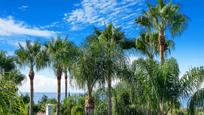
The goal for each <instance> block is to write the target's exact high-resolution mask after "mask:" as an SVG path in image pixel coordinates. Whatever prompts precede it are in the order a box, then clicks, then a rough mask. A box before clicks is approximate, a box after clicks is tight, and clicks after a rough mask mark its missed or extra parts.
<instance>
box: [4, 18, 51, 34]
mask: <svg viewBox="0 0 204 115" xmlns="http://www.w3.org/2000/svg"><path fill="white" fill-rule="evenodd" d="M16 35H24V36H37V37H51V36H53V35H55V32H54V31H49V30H43V29H40V28H38V27H31V26H28V25H26V24H25V23H24V22H22V21H16V20H14V19H13V18H12V17H8V18H0V36H16Z"/></svg>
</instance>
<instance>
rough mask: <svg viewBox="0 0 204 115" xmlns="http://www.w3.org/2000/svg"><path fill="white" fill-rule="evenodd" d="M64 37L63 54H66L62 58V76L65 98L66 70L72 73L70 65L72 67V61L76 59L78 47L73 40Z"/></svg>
mask: <svg viewBox="0 0 204 115" xmlns="http://www.w3.org/2000/svg"><path fill="white" fill-rule="evenodd" d="M65 39H66V40H65V41H64V44H65V49H66V52H65V53H64V55H66V56H64V57H66V58H65V59H64V62H63V73H64V78H65V98H67V89H68V88H67V86H68V82H67V79H68V72H69V75H71V74H72V72H71V67H72V65H73V63H74V62H75V60H76V59H77V56H78V49H77V47H76V46H75V45H74V43H73V42H71V41H68V40H67V38H65ZM70 78H71V76H70Z"/></svg>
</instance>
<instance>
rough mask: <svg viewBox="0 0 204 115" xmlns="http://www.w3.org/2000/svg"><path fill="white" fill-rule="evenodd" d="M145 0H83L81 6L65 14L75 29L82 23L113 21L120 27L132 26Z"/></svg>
mask: <svg viewBox="0 0 204 115" xmlns="http://www.w3.org/2000/svg"><path fill="white" fill-rule="evenodd" d="M143 3H144V0H122V1H118V0H82V2H81V3H80V8H77V9H74V10H73V11H72V12H71V13H66V14H65V19H66V21H67V22H68V23H69V24H70V25H71V28H72V29H73V30H75V29H79V27H83V26H82V25H85V26H86V25H95V26H104V25H106V24H108V23H113V24H114V25H116V26H118V27H128V28H131V27H132V26H134V24H132V25H129V24H130V23H131V22H134V19H135V18H136V17H137V15H139V14H140V13H141V9H142V7H143Z"/></svg>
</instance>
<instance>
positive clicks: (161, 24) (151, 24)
mask: <svg viewBox="0 0 204 115" xmlns="http://www.w3.org/2000/svg"><path fill="white" fill-rule="evenodd" d="M147 5H148V10H147V11H145V12H144V14H143V15H141V16H139V17H137V18H136V23H138V24H140V25H142V26H144V27H146V28H147V31H156V32H157V33H159V37H158V41H159V46H160V47H159V49H160V50H159V51H160V61H161V62H162V63H163V61H164V50H165V41H166V35H165V32H168V31H169V32H170V34H171V35H172V36H175V35H178V34H181V33H182V31H183V30H184V29H185V27H186V25H187V20H188V19H187V17H186V16H185V15H184V14H182V13H181V12H180V6H179V5H177V4H173V3H172V0H170V2H169V3H168V4H166V3H165V2H164V0H158V4H157V5H156V6H153V5H151V4H149V3H148V4H147Z"/></svg>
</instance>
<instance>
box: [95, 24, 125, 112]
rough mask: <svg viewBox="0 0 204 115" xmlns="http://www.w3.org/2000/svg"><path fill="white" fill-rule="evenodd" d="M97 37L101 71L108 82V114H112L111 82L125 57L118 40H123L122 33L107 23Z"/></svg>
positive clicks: (123, 63) (123, 62)
mask: <svg viewBox="0 0 204 115" xmlns="http://www.w3.org/2000/svg"><path fill="white" fill-rule="evenodd" d="M98 39H99V43H100V44H101V46H102V49H103V51H102V52H103V59H104V62H103V63H104V68H103V71H104V75H105V79H106V80H107V84H108V99H109V100H108V115H112V99H111V98H112V93H111V90H112V85H111V82H112V79H113V77H114V76H117V73H118V70H120V69H121V68H122V67H123V65H125V61H124V59H125V57H124V55H123V52H122V49H121V46H120V44H119V41H123V40H124V34H123V33H122V32H121V31H120V30H119V29H118V28H115V27H113V25H112V24H109V25H108V26H107V27H106V28H105V30H104V31H102V33H101V34H100V36H99V37H98Z"/></svg>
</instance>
